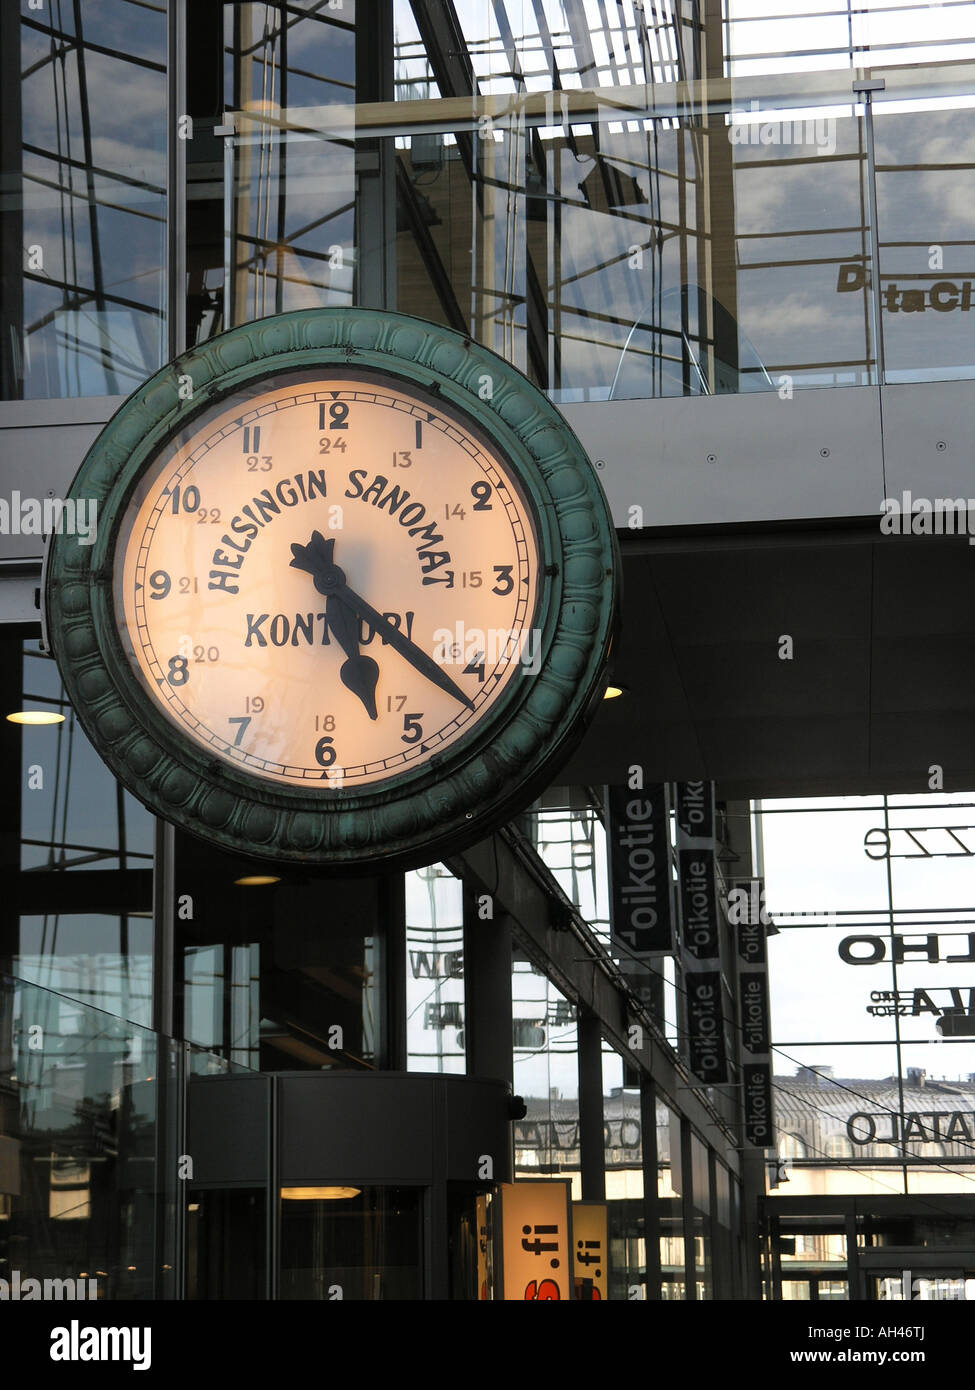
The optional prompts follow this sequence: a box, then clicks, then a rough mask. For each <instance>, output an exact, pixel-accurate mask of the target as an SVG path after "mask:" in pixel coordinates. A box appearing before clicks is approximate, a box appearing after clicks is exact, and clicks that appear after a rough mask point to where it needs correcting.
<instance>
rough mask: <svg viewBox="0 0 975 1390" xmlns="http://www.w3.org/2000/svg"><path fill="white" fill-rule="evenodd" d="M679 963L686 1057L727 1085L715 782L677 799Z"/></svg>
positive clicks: (687, 785)
mask: <svg viewBox="0 0 975 1390" xmlns="http://www.w3.org/2000/svg"><path fill="white" fill-rule="evenodd" d="M675 811H676V821H677V876H678V900H679V903H680V961H681V970H682V975H683V982H684V994H685V1002H684V1019H685V1033H686V1037H687V1057H688V1060H689V1062H690V1066H691V1070H692V1071H693V1072H694V1075H695V1076H696V1077H697V1078H698V1080H699V1081H703V1082H704V1083H705V1084H706V1085H717V1084H719V1083H721V1082H725V1081H727V1080H728V1049H727V1044H726V1040H725V1023H724V1006H723V1000H722V981H721V936H720V933H719V930H718V895H717V880H716V877H715V814H714V783H713V782H678V783H677V794H676V807H675Z"/></svg>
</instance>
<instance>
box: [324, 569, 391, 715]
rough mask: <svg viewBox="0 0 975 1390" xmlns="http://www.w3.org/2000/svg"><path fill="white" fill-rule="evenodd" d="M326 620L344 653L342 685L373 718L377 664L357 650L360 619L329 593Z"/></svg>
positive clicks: (326, 602)
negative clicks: (345, 658) (358, 700)
mask: <svg viewBox="0 0 975 1390" xmlns="http://www.w3.org/2000/svg"><path fill="white" fill-rule="evenodd" d="M325 621H326V623H327V624H328V629H329V631H330V632H331V634H332V636H333V637H334V638H335V640H336V642H338V644H339V646H340V647H341V648H342V650H343V651H344V652H345V654H346V657H347V658H348V659H347V660H346V661H343V663H342V667H341V670H340V671H339V675H340V676H341V678H342V684H343V685H344V686H346V687H347V688H348V689H349V690H351V691H352V693H353V695H358V697H359V699H360V700H361V701H362V703H363V704H364V705H365V707H366V713H367V714H368V716H369V718H370V719H376V718H377V717H378V716H377V713H376V683H377V682H378V680H379V665H378V663H377V662H375V661H373V659H372V657H371V656H363V655H362V653H361V652H360V651H359V633H358V628H359V620H358V619H357V618H356V617H355V616H354V615H353V613H352V610H351V609H350V608H346V606H345V605H344V604H343V603H342V601H341V599H340V598H339V597H338V596H337V595H336V594H329V596H328V598H327V599H326V600H325Z"/></svg>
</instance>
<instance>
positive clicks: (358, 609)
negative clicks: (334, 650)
mask: <svg viewBox="0 0 975 1390" xmlns="http://www.w3.org/2000/svg"><path fill="white" fill-rule="evenodd" d="M335 592H336V597H337V598H339V599H341V600H342V602H343V603H346V604H348V606H349V607H350V608H351V609H352V611H353V613H355V615H356V617H358V618H362V619H363V620H364V621H365V622H367V623H368V624H369V625H370V627H371V628H372V629H373V630H374V631H375V632H377V633H378V634H379V635H380V637H382V638H384V639H385V641H386V642H387V643H388V644H389V645H390V646H391V647H392V648H393V650H394V651H397V652H399V654H400V656H402V657H405V658H406V660H407V661H408V662H409V663H410V665H411V666H413V667H415V668H416V670H417V671H419V672H420V675H421V676H426V678H427V680H428V681H432V682H433V684H434V685H437V686H439V687H440V689H441V690H443V691H446V693H447V694H448V695H452V696H453V698H454V699H455V700H459V701H460V703H461V704H462V705H466V706H467V708H468V709H473V708H474V702H473V700H469V699H468V698H467V696H466V695H465V694H464V692H463V690H461V688H460V686H459V685H455V683H454V682H453V681H452V680H451V679H450V677H449V676H448V675H447V672H446V671H445V670H444V669H443V667H442V666H438V665H437V663H436V662H435V661H434V660H433V658H432V657H430V656H427V654H426V652H425V651H422V650H421V649H420V648H419V647H418V646H417V645H416V643H415V642H411V641H410V639H409V638H408V637H407V636H406V634H405V633H403V632H400V630H399V628H398V627H395V626H394V625H393V624H392V623H391V622H389V620H388V619H386V618H384V617H383V615H382V614H381V613H377V612H376V610H375V608H373V607H372V605H371V604H369V603H366V601H365V599H364V598H360V597H359V595H358V594H357V593H354V592H353V591H352V590H351V589H350V588H349V587H348V585H346V584H343V585H341V586H340V587H339V588H337V589H336V591H335Z"/></svg>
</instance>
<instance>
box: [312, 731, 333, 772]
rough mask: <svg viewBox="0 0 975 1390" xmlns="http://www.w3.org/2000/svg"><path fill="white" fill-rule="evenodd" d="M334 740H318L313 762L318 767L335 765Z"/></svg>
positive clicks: (326, 738)
mask: <svg viewBox="0 0 975 1390" xmlns="http://www.w3.org/2000/svg"><path fill="white" fill-rule="evenodd" d="M334 742H335V740H334V739H332V738H328V737H327V736H326V737H325V738H320V739H319V740H318V742H317V743H316V744H315V761H316V763H318V765H319V767H332V766H333V765H334V763H335V759H336V757H337V754H336V752H335V749H334V747H333V746H332V745H333V744H334Z"/></svg>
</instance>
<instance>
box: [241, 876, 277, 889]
mask: <svg viewBox="0 0 975 1390" xmlns="http://www.w3.org/2000/svg"><path fill="white" fill-rule="evenodd" d="M280 882H281V879H280V878H279V877H277V875H275V874H246V875H245V876H244V877H243V878H235V879H234V883H236V884H237V885H238V887H240V888H261V887H263V886H264V885H265V884H267V883H280Z"/></svg>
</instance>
